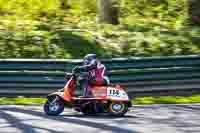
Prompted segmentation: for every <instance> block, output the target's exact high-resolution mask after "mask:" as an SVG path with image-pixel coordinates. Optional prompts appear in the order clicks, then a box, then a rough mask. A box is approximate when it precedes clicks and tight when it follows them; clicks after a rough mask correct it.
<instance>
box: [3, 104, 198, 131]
mask: <svg viewBox="0 0 200 133" xmlns="http://www.w3.org/2000/svg"><path fill="white" fill-rule="evenodd" d="M0 133H200V104H190V105H187V104H185V105H145V106H134V107H133V108H132V109H131V111H130V112H129V113H128V114H127V115H126V116H125V117H121V118H116V117H107V116H105V115H104V116H84V115H82V114H80V113H76V112H73V111H72V110H70V109H66V110H65V112H64V113H63V114H61V115H60V116H56V117H53V116H46V115H45V114H44V113H43V110H42V107H41V106H17V105H0Z"/></svg>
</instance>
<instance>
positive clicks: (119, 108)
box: [110, 103, 125, 113]
mask: <svg viewBox="0 0 200 133" xmlns="http://www.w3.org/2000/svg"><path fill="white" fill-rule="evenodd" d="M124 109H125V104H123V103H111V104H110V111H111V112H113V113H120V112H123V111H124Z"/></svg>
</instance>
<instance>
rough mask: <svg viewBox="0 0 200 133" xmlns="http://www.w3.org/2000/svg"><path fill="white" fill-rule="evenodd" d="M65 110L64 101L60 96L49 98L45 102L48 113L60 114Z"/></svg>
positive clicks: (45, 109)
mask: <svg viewBox="0 0 200 133" xmlns="http://www.w3.org/2000/svg"><path fill="white" fill-rule="evenodd" d="M63 111H64V103H63V101H62V100H60V98H55V99H53V100H52V99H51V100H50V99H48V100H47V101H46V103H45V104H44V112H45V113H46V114H47V115H54V116H56V115H59V114H60V113H62V112H63Z"/></svg>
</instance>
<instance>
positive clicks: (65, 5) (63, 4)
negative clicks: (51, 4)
mask: <svg viewBox="0 0 200 133" xmlns="http://www.w3.org/2000/svg"><path fill="white" fill-rule="evenodd" d="M60 5H61V8H62V9H67V8H69V7H70V5H69V1H68V0H60Z"/></svg>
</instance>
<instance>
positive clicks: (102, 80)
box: [79, 59, 110, 96]
mask: <svg viewBox="0 0 200 133" xmlns="http://www.w3.org/2000/svg"><path fill="white" fill-rule="evenodd" d="M79 68H80V69H84V70H86V71H88V72H89V75H90V76H89V77H90V78H89V79H85V80H84V81H83V82H82V83H81V87H82V88H83V89H84V96H87V95H88V94H89V92H90V88H91V87H90V86H101V85H107V84H109V83H110V82H109V79H108V77H106V76H105V73H106V67H105V66H104V65H103V64H102V63H101V62H100V61H99V60H97V59H93V60H90V61H89V62H87V63H86V65H85V64H83V65H82V66H80V67H79Z"/></svg>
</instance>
